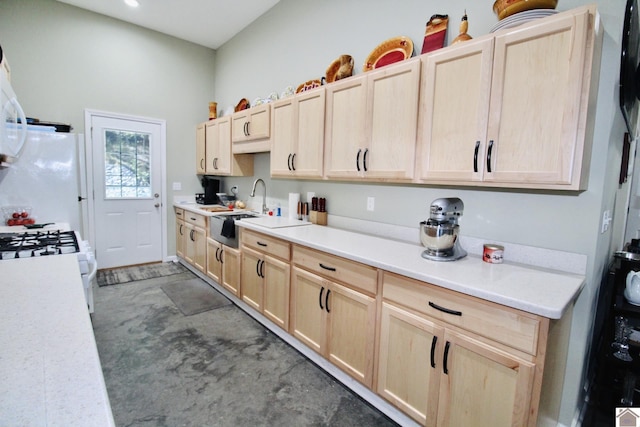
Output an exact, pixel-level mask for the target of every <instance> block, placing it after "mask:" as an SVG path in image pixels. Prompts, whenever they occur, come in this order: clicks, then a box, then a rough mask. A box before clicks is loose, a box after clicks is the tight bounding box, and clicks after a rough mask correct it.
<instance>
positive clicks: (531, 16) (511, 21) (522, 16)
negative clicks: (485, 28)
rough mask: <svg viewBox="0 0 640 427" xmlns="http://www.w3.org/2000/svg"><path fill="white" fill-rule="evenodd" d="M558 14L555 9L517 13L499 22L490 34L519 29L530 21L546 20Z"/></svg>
mask: <svg viewBox="0 0 640 427" xmlns="http://www.w3.org/2000/svg"><path fill="white" fill-rule="evenodd" d="M556 13H558V11H557V10H555V9H534V10H527V11H524V12H519V13H515V14H513V15H511V16H508V17H506V18H504V19H502V20H500V21H498V23H497V24H496V25H494V26H493V28H491V31H490V32H492V33H495V32H496V31H498V30H504V29H506V28H513V27H517V26H518V25H522V24H525V23H527V22H529V21H533V20H535V19H539V18H545V17H547V16H551V15H555V14H556Z"/></svg>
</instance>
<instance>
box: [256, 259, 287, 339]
mask: <svg viewBox="0 0 640 427" xmlns="http://www.w3.org/2000/svg"><path fill="white" fill-rule="evenodd" d="M290 270H291V267H290V266H289V263H286V262H283V261H280V260H278V259H276V258H273V257H270V256H265V257H264V300H263V302H264V304H263V311H262V313H263V314H264V315H265V317H267V318H268V319H269V320H271V321H273V322H274V323H275V324H276V325H278V326H280V327H281V328H282V329H284V330H288V328H289V277H290Z"/></svg>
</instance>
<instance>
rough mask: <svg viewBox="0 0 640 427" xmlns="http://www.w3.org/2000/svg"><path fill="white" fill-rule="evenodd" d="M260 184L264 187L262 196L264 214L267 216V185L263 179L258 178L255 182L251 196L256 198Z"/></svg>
mask: <svg viewBox="0 0 640 427" xmlns="http://www.w3.org/2000/svg"><path fill="white" fill-rule="evenodd" d="M259 182H261V183H262V186H263V187H264V193H263V194H262V213H263V214H266V213H267V212H269V209H267V184H265V183H264V181H263V180H262V178H258V179H256V180H255V181H254V182H253V189H252V190H251V194H250V195H249V196H251V197H255V196H256V185H258V183H259Z"/></svg>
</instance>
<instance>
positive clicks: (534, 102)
mask: <svg viewBox="0 0 640 427" xmlns="http://www.w3.org/2000/svg"><path fill="white" fill-rule="evenodd" d="M588 20H589V13H588V12H587V11H584V12H583V13H581V14H578V15H574V14H563V15H562V16H558V17H556V18H555V19H550V20H545V21H544V22H543V23H541V24H538V25H532V26H530V27H527V28H526V29H524V30H521V31H512V32H509V33H507V34H503V35H498V36H496V39H495V60H494V72H493V78H492V85H491V105H490V115H489V130H488V136H487V140H488V143H487V157H486V162H487V165H486V166H487V168H486V171H485V176H484V179H485V180H487V181H496V182H514V183H536V184H571V181H572V172H573V171H574V161H575V159H576V158H577V159H579V160H580V162H579V163H578V164H577V165H576V168H578V167H579V165H581V161H582V145H583V143H584V141H581V142H579V141H578V138H577V136H578V134H579V129H578V126H579V123H580V120H579V118H580V105H582V104H583V103H582V102H581V93H582V87H583V76H584V74H585V73H584V66H585V56H586V42H587V32H588ZM578 145H579V146H578ZM576 156H577V157H576Z"/></svg>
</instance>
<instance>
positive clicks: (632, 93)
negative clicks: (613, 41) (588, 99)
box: [620, 0, 640, 135]
mask: <svg viewBox="0 0 640 427" xmlns="http://www.w3.org/2000/svg"><path fill="white" fill-rule="evenodd" d="M638 12H639V11H638V1H637V0H627V5H626V7H625V15H624V24H623V29H622V49H621V53H620V109H621V110H622V115H623V116H624V120H625V123H626V125H627V130H628V132H629V133H630V134H631V135H635V130H636V121H637V118H638V113H639V111H638V110H639V105H638V100H640V67H639V61H640V15H639V14H638Z"/></svg>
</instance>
